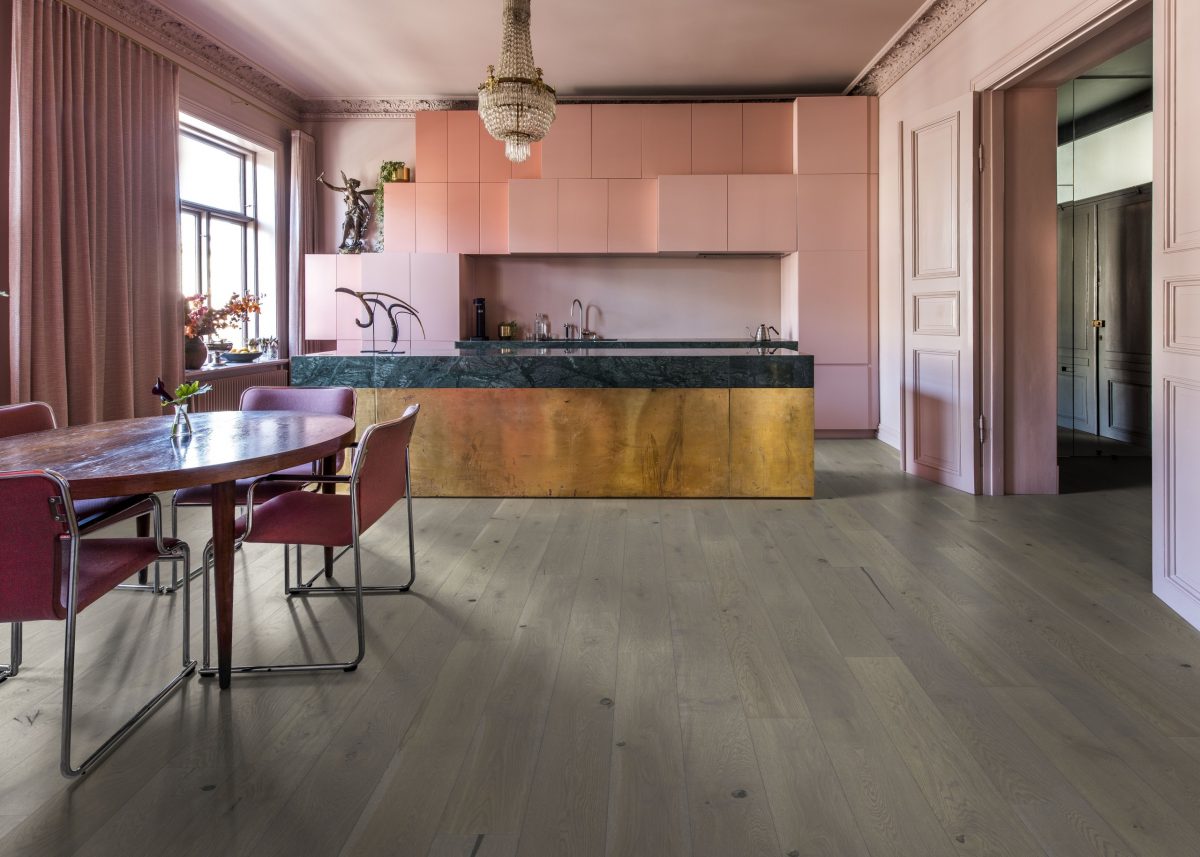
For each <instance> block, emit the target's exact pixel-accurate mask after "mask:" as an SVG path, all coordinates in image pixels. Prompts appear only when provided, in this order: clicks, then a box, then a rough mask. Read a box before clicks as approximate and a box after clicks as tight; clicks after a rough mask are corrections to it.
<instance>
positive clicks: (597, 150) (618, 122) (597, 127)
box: [592, 104, 646, 179]
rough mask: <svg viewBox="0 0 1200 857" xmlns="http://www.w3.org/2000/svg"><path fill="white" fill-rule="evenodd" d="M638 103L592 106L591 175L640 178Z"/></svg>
mask: <svg viewBox="0 0 1200 857" xmlns="http://www.w3.org/2000/svg"><path fill="white" fill-rule="evenodd" d="M645 110H646V107H645V105H642V104H593V105H592V178H594V179H610V178H611V179H637V178H641V177H642V116H643V114H644V113H645Z"/></svg>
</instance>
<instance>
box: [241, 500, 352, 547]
mask: <svg viewBox="0 0 1200 857" xmlns="http://www.w3.org/2000/svg"><path fill="white" fill-rule="evenodd" d="M256 494H257V492H256ZM245 531H246V518H245V516H244V515H243V516H242V517H240V518H238V520H237V522H236V523H235V524H234V532H235V535H236V536H237V537H238V538H241V537H242V534H243V533H244V532H245ZM353 540H354V538H353V529H352V527H351V520H350V495H349V494H314V493H312V492H311V491H292V492H289V493H286V494H282V495H280V496H278V497H274V498H272V499H271V500H268V501H267V502H265V503H263V504H262V505H261V506H260V505H258V504H255V509H254V530H253V531H252V532H251V533H250V538H249V539H247V541H250V542H259V543H262V544H279V545H296V544H305V545H323V546H324V547H331V548H336V547H342V546H343V545H348V544H350V543H351V542H352V541H353Z"/></svg>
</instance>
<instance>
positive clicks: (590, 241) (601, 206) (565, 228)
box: [558, 179, 608, 253]
mask: <svg viewBox="0 0 1200 857" xmlns="http://www.w3.org/2000/svg"><path fill="white" fill-rule="evenodd" d="M607 250H608V181H607V180H605V179H559V181H558V252H560V253H604V252H606V251H607Z"/></svg>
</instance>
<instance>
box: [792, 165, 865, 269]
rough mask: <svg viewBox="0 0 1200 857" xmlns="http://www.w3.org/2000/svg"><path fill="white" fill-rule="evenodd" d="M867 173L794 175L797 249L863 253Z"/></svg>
mask: <svg viewBox="0 0 1200 857" xmlns="http://www.w3.org/2000/svg"><path fill="white" fill-rule="evenodd" d="M867 179H868V176H867V174H866V173H838V174H835V175H827V176H819V175H802V176H796V177H795V181H796V230H797V239H798V242H797V245H796V248H797V249H798V250H866V249H867V248H868V244H869V241H868V238H869V235H870V222H869V219H868V218H869V211H870V204H871V197H870V189H869V187H868V182H867Z"/></svg>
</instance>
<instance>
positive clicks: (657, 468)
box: [358, 388, 813, 497]
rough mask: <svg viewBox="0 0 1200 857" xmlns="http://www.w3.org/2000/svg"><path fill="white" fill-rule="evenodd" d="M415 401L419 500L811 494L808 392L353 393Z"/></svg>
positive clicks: (388, 410)
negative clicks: (417, 405)
mask: <svg viewBox="0 0 1200 857" xmlns="http://www.w3.org/2000/svg"><path fill="white" fill-rule="evenodd" d="M358 394H359V399H358V408H359V430H360V433H361V430H362V429H363V428H365V427H366V425H367V424H369V423H370V422H373V421H375V420H386V419H392V418H394V417H398V416H400V414H402V413H403V412H404V409H405V408H406V407H408V405H410V404H412V403H413V402H420V404H421V417H420V419H419V420H418V421H417V429H416V434H415V435H414V437H413V444H412V478H413V493H414V495H416V496H418V497H811V496H812V493H813V445H812V444H813V413H812V403H813V398H812V390H811V389H803V390H802V389H765V388H754V389H734V390H724V389H680V388H672V389H595V390H592V389H404V388H395V389H392V388H389V389H378V390H359V391H358Z"/></svg>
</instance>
